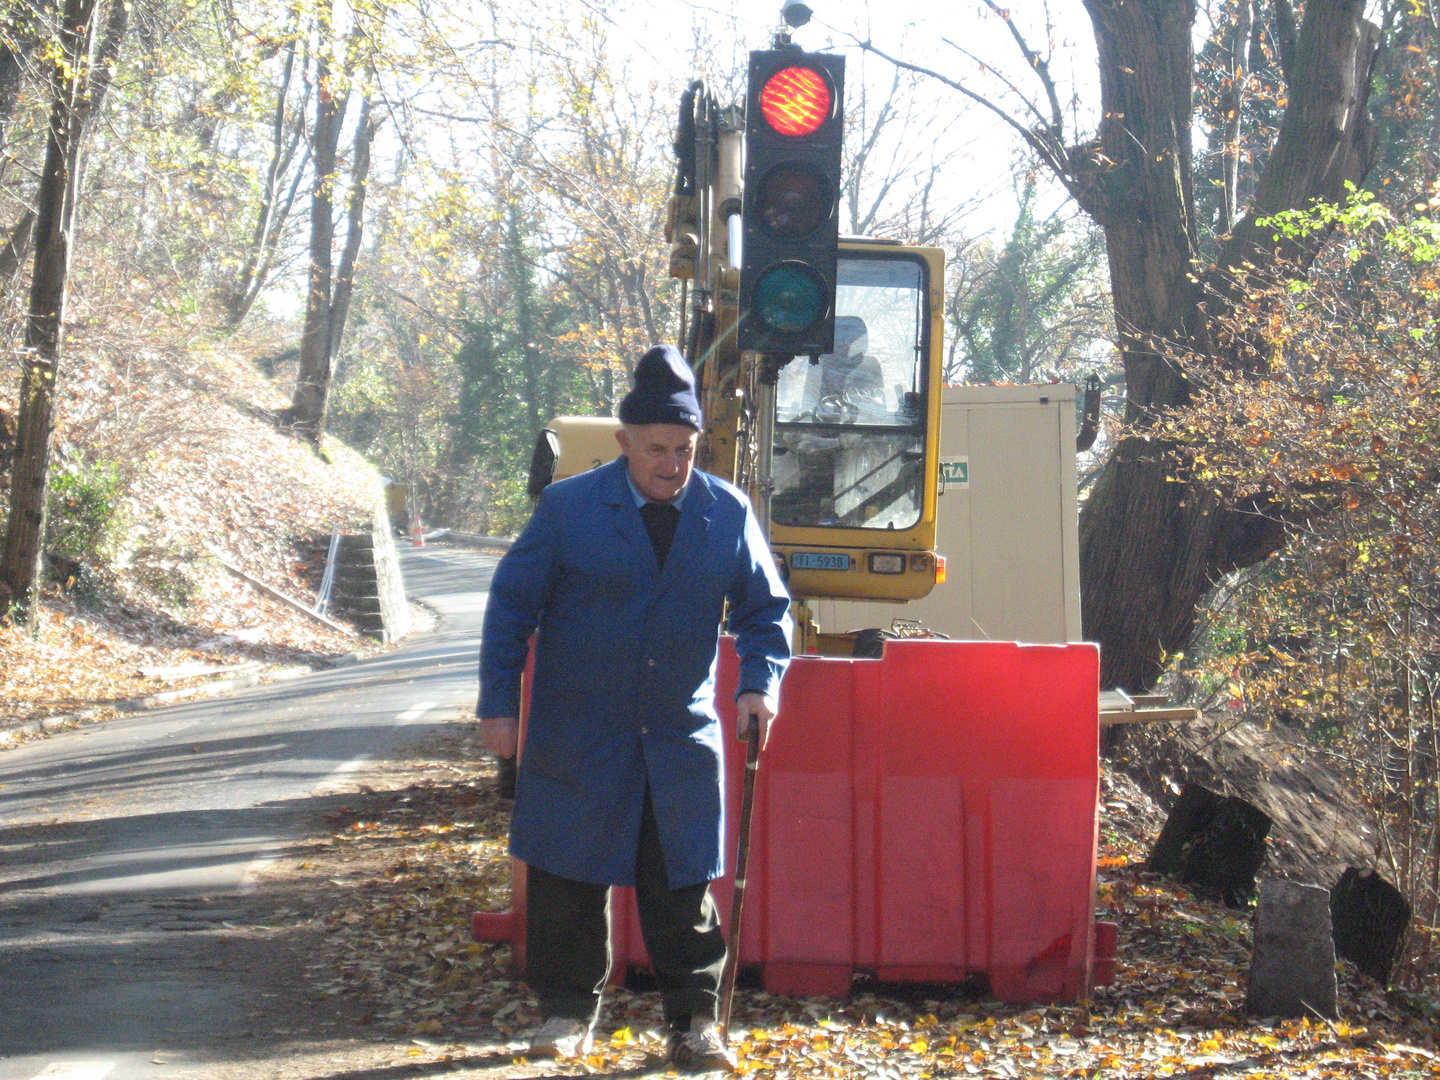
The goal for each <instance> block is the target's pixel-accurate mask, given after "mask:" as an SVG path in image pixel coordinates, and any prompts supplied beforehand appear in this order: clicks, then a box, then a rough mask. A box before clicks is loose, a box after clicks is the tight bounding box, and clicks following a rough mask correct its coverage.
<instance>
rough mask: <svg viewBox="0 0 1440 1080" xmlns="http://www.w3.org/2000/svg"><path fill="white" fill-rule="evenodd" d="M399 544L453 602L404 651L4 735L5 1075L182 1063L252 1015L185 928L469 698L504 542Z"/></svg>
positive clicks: (146, 1069)
mask: <svg viewBox="0 0 1440 1080" xmlns="http://www.w3.org/2000/svg"><path fill="white" fill-rule="evenodd" d="M401 557H402V566H403V570H404V575H405V583H406V591H407V592H408V593H409V594H410V595H411V596H412V597H415V598H417V599H419V600H422V601H423V602H424V603H426V604H427V605H429V606H430V607H431V608H433V609H435V610H436V611H438V613H439V615H440V620H439V623H438V626H437V628H436V629H435V630H434V631H431V632H427V633H424V634H420V635H417V636H416V637H414V638H413V639H411V640H409V641H407V642H404V643H402V645H401V646H400V647H399V648H398V649H396V650H394V651H391V652H389V653H386V654H385V655H383V656H380V657H376V658H374V659H372V660H369V661H365V662H362V663H360V664H355V665H352V666H349V667H343V668H337V669H334V670H332V671H327V672H320V673H317V674H315V675H311V676H307V677H304V678H300V679H296V680H293V681H290V682H283V683H276V684H273V685H270V686H259V687H255V688H253V689H250V690H247V691H245V692H243V693H240V694H236V695H234V696H232V697H227V698H223V699H217V700H213V701H207V702H200V703H195V704H190V705H184V706H175V707H171V708H167V709H162V710H158V711H155V712H147V713H141V714H137V715H133V716H130V717H126V718H123V719H118V720H112V721H109V722H108V723H104V724H92V725H89V726H87V727H82V728H80V729H78V730H75V731H71V732H65V733H62V734H58V735H56V736H54V737H52V738H49V739H45V740H39V741H35V742H31V743H28V744H26V745H23V746H21V747H19V748H17V749H15V750H11V751H8V752H5V753H0V1080H31V1078H33V1077H40V1076H45V1077H69V1078H71V1080H153V1078H158V1077H170V1076H180V1075H184V1071H183V1069H181V1070H180V1071H177V1069H176V1066H177V1064H179V1063H180V1062H181V1061H182V1060H183V1058H184V1057H185V1054H184V1052H183V1048H185V1047H190V1048H197V1047H203V1046H204V1045H205V1043H206V1040H207V1039H208V1038H210V1037H211V1036H212V1035H213V1036H216V1037H218V1036H220V1035H223V1034H224V1033H225V1032H227V1031H231V1030H233V1029H234V1028H235V1027H236V1025H237V1024H239V1023H240V1017H241V1015H242V1013H243V1010H244V1009H245V1007H246V1004H247V1002H246V995H247V994H249V993H253V987H250V986H248V984H247V983H246V981H245V980H244V979H241V978H239V977H237V976H236V974H235V968H236V964H234V963H231V961H230V960H229V959H227V958H226V956H225V955H224V953H223V950H222V951H221V953H219V954H217V952H216V949H215V948H214V947H207V948H195V949H189V948H186V942H187V941H189V942H194V941H197V940H198V937H199V935H196V934H193V933H192V934H186V933H185V932H184V931H187V930H190V931H194V930H211V931H213V930H216V929H217V928H219V927H223V926H224V925H225V923H226V922H227V921H228V919H230V918H233V917H235V912H234V911H232V910H229V909H227V908H226V906H225V898H226V897H231V898H232V900H231V903H232V904H233V903H234V902H235V900H234V899H233V898H236V897H244V896H245V895H246V894H249V893H252V892H253V891H254V890H255V888H256V871H257V870H258V869H259V868H260V867H262V866H263V865H264V864H265V862H267V861H270V860H273V859H275V858H277V857H279V856H280V855H281V854H283V853H284V852H285V851H286V850H287V847H289V846H290V845H292V844H293V843H294V842H295V841H296V839H298V838H299V837H300V836H301V835H302V830H303V829H304V828H305V826H306V824H307V823H309V822H311V821H313V820H314V817H315V814H316V813H317V812H318V811H320V810H323V809H324V805H325V804H326V802H327V799H333V798H334V795H333V792H335V791H336V790H338V789H339V788H341V787H343V786H344V785H345V783H346V781H347V778H348V777H349V774H352V773H354V772H355V771H356V770H357V769H359V768H361V767H362V766H363V765H364V764H365V763H366V762H367V761H370V760H378V759H381V758H384V757H386V756H389V755H397V756H398V755H403V754H404V753H405V748H406V747H407V745H409V744H412V743H414V742H416V741H417V740H418V739H420V738H421V737H422V736H424V735H425V734H426V733H427V729H431V728H433V727H434V726H435V725H437V724H438V723H439V722H440V720H441V719H442V718H444V717H447V716H454V715H455V711H456V709H461V708H470V707H473V705H474V701H475V690H476V676H475V664H476V651H477V648H478V645H479V636H480V634H479V631H480V620H481V618H482V615H483V612H484V605H485V599H486V596H487V590H488V588H489V582H490V575H491V572H492V571H493V569H494V566H495V562H496V559H495V557H494V556H493V555H485V554H481V553H478V552H473V551H466V550H464V549H456V548H435V547H430V548H425V549H410V548H402V551H401ZM212 936H213V935H212ZM236 959H237V961H238V960H239V959H240V958H239V957H237V958H236ZM170 1047H180V1048H182V1049H181V1051H179V1052H177V1053H169V1052H167V1051H165V1050H163V1049H162V1048H170Z"/></svg>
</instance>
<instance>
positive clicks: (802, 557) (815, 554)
mask: <svg viewBox="0 0 1440 1080" xmlns="http://www.w3.org/2000/svg"><path fill="white" fill-rule="evenodd" d="M790 566H791V568H792V569H795V570H849V569H850V556H849V555H841V554H837V553H835V552H831V551H796V552H793V553H791V555H790Z"/></svg>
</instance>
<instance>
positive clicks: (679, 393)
mask: <svg viewBox="0 0 1440 1080" xmlns="http://www.w3.org/2000/svg"><path fill="white" fill-rule="evenodd" d="M620 422H621V423H622V424H685V425H687V426H689V427H692V428H694V429H695V430H696V431H701V430H703V426H704V425H703V423H702V421H701V417H700V399H699V398H697V397H696V396H695V373H694V372H692V371H691V370H690V365H689V364H687V363H686V362H685V357H683V356H681V355H680V350H679V349H677V348H675V346H674V345H656V346H655V347H654V348H652V349H651V350H650V351H649V352H647V353H646V354H645V355H644V356H642V357H641V358H640V362H639V363H638V364H636V365H635V386H634V388H633V389H632V390H631V391H630V392H629V393H628V394H626V395H625V397H624V398H623V399H622V400H621V402H620Z"/></svg>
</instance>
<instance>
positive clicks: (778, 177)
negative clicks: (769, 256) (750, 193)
mask: <svg viewBox="0 0 1440 1080" xmlns="http://www.w3.org/2000/svg"><path fill="white" fill-rule="evenodd" d="M755 199H756V208H757V210H758V211H759V213H758V215H757V216H758V217H759V219H760V221H761V223H763V224H764V226H765V228H766V229H768V230H769V231H770V232H771V233H773V234H775V235H776V236H803V235H805V234H806V233H810V232H814V231H815V230H816V229H818V228H819V227H820V226H821V225H823V224H825V222H826V221H828V220H829V219H830V213H831V211H832V210H833V209H834V207H835V195H834V193H833V192H832V191H831V189H830V182H829V181H828V180H827V179H826V178H825V174H824V173H822V172H821V171H820V170H819V169H817V168H815V167H814V166H813V165H810V164H807V163H805V162H799V161H787V162H784V163H782V164H780V165H777V166H776V167H775V168H773V169H771V170H770V171H769V172H768V173H766V174H765V177H764V179H762V180H761V181H760V184H759V190H758V191H756V193H755Z"/></svg>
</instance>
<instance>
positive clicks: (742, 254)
mask: <svg viewBox="0 0 1440 1080" xmlns="http://www.w3.org/2000/svg"><path fill="white" fill-rule="evenodd" d="M843 94H844V64H843V59H842V58H840V57H838V56H833V55H830V54H825V53H805V52H802V51H800V50H799V49H798V48H796V47H794V46H793V45H790V44H789V42H788V40H787V39H786V38H785V37H784V36H783V35H782V37H780V38H778V39H777V41H776V43H775V48H773V49H771V50H766V51H762V52H756V53H752V54H751V63H750V79H749V93H748V100H747V102H746V105H745V108H744V109H743V110H742V109H741V108H739V107H737V106H733V105H732V106H722V105H720V103H719V102H717V101H716V99H715V97H714V95H713V94H712V93H711V92H710V91H709V90H708V89H707V88H706V87H705V86H704V84H703V83H699V82H697V83H692V84H691V86H690V87H689V88H688V89H687V90H686V92H685V94H684V95H683V97H682V99H681V104H680V121H679V125H678V128H677V133H676V140H675V149H676V155H677V158H678V160H679V166H678V169H677V179H676V185H675V192H674V194H673V195H672V196H671V198H670V202H669V206H668V209H667V215H666V239H667V241H668V242H669V244H670V275H671V277H673V278H678V279H680V281H681V283H682V285H681V287H682V312H683V314H682V323H681V333H680V336H681V340H682V342H683V351H684V353H685V356H686V359H687V360H688V361H689V362H690V364H691V366H692V367H693V368H694V369H695V373H696V381H697V385H698V387H699V391H700V403H701V406H702V408H703V410H704V414H705V430H704V432H703V433H702V434H701V439H700V448H699V457H698V462H697V463H698V465H699V467H700V468H702V469H704V470H706V471H707V472H710V473H713V474H715V475H717V476H720V477H722V478H724V479H726V480H729V481H731V482H732V483H734V484H736V485H737V486H739V487H741V488H742V489H743V490H745V491H746V492H747V493H748V494H749V495H750V497H751V500H752V502H753V503H754V505H755V507H756V512H757V513H758V514H759V516H760V518H761V521H762V522H765V523H767V524H768V526H769V530H770V539H771V544H772V547H773V549H774V552H775V557H776V560H777V561H778V562H779V563H780V565H781V568H782V572H783V573H784V574H785V576H786V578H787V580H788V582H789V586H790V590H791V593H792V595H794V597H795V599H796V616H797V618H796V624H797V638H798V640H797V641H796V643H795V645H796V651H797V652H802V653H820V654H822V655H835V656H849V655H855V650H856V642H857V640H858V639H859V636H858V635H857V634H855V633H843V634H834V633H820V632H819V628H818V627H817V626H816V623H815V620H814V618H813V616H812V613H811V608H810V604H809V601H812V600H819V599H846V600H874V601H889V602H896V601H906V600H914V599H918V598H920V597H923V596H925V595H926V594H927V593H929V592H930V590H931V588H932V587H933V586H934V585H935V584H936V583H937V581H943V580H944V575H945V561H944V559H943V558H942V557H940V556H938V555H937V554H936V553H935V551H934V547H935V518H936V495H937V492H938V483H937V477H938V471H939V468H940V460H939V459H940V378H941V376H940V360H941V356H942V333H943V310H944V295H945V260H944V253H943V252H942V251H941V250H940V249H938V248H926V247H912V246H908V245H905V244H902V243H899V242H897V241H894V240H889V239H878V238H872V237H840V236H839V235H838V230H837V228H836V226H837V223H838V218H839V201H840V200H839V196H840V186H839V172H840V141H841V135H842V125H843ZM618 423H619V422H618V421H616V420H612V419H598V418H592V417H559V418H557V419H556V420H555V421H554V422H553V423H552V424H551V425H550V426H549V427H548V428H547V429H546V430H545V431H544V432H543V433H542V434H541V436H540V439H539V442H538V444H537V446H536V451H535V457H534V461H533V464H532V469H531V475H530V491H531V494H532V495H538V494H539V492H540V490H541V489H543V488H544V486H545V485H546V484H548V483H549V482H550V481H552V480H557V479H562V478H563V477H566V476H571V475H574V474H576V473H579V472H583V471H585V470H587V469H590V468H594V467H595V466H597V465H600V464H603V463H604V462H606V461H609V460H611V459H613V458H614V457H615V455H616V453H617V452H618V448H617V445H616V442H615V438H614V431H615V428H616V427H617V426H618ZM862 648H863V646H862Z"/></svg>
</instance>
